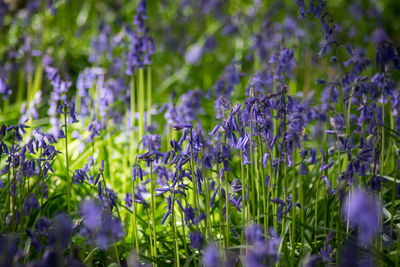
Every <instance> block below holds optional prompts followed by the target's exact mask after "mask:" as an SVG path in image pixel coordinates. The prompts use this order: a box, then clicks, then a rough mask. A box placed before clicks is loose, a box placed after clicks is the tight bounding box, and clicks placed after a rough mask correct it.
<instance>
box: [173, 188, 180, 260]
mask: <svg viewBox="0 0 400 267" xmlns="http://www.w3.org/2000/svg"><path fill="white" fill-rule="evenodd" d="M171 196H172V199H171V201H172V209H171V210H172V214H171V217H172V220H171V226H172V238H173V243H174V244H173V251H174V258H175V266H178V267H179V266H180V262H179V244H178V238H177V233H176V225H175V210H174V206H175V204H174V202H175V193H172V194H171Z"/></svg>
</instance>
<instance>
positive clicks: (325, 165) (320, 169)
mask: <svg viewBox="0 0 400 267" xmlns="http://www.w3.org/2000/svg"><path fill="white" fill-rule="evenodd" d="M332 166H333V160H332V161H331V162H329V163H327V164H324V165H322V166H321V167H320V168H319V171H320V172H322V171H325V170H327V169H329V168H330V167H332Z"/></svg>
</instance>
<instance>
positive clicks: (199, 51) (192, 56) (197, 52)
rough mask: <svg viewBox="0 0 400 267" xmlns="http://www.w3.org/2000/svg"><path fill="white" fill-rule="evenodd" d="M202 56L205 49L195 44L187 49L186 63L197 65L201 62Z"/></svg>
mask: <svg viewBox="0 0 400 267" xmlns="http://www.w3.org/2000/svg"><path fill="white" fill-rule="evenodd" d="M202 55H203V48H202V47H201V46H200V45H198V44H194V45H192V46H190V47H189V48H188V49H187V51H186V53H185V61H186V63H189V64H193V65H197V64H198V63H199V62H200V60H201V57H202Z"/></svg>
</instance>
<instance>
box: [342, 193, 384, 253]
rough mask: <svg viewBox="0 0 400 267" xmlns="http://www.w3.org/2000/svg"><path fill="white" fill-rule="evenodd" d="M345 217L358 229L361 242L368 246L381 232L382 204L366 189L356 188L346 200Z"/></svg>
mask: <svg viewBox="0 0 400 267" xmlns="http://www.w3.org/2000/svg"><path fill="white" fill-rule="evenodd" d="M343 217H344V219H346V220H347V219H348V220H349V222H350V225H351V226H352V227H358V240H359V242H360V243H361V244H366V245H368V244H369V243H370V242H371V239H372V237H373V236H374V235H375V234H377V233H378V230H379V218H380V204H379V203H378V201H377V200H376V199H374V198H373V197H372V196H370V195H368V193H367V192H365V190H364V189H362V188H356V189H355V190H354V191H352V192H351V193H350V197H347V199H346V202H345V204H344V206H343Z"/></svg>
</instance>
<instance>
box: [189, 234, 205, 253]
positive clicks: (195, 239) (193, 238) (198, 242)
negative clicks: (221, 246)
mask: <svg viewBox="0 0 400 267" xmlns="http://www.w3.org/2000/svg"><path fill="white" fill-rule="evenodd" d="M189 239H190V246H191V247H192V248H194V249H198V250H201V249H202V248H203V242H204V237H203V234H202V233H201V232H200V231H198V232H191V233H190V234H189Z"/></svg>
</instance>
